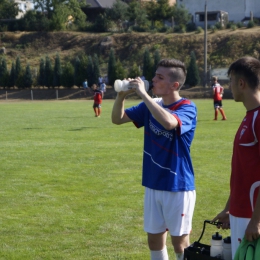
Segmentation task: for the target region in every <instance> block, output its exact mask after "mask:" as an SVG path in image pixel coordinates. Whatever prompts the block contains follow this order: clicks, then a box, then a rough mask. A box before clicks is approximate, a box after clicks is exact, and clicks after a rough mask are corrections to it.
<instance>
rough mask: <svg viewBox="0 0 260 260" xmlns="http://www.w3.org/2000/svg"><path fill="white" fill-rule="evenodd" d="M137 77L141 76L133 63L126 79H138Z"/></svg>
mask: <svg viewBox="0 0 260 260" xmlns="http://www.w3.org/2000/svg"><path fill="white" fill-rule="evenodd" d="M139 76H141V75H140V70H139V67H138V65H137V64H136V62H134V64H133V66H131V69H130V71H129V75H128V77H129V78H133V79H134V78H136V77H139Z"/></svg>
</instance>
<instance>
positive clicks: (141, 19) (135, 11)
mask: <svg viewBox="0 0 260 260" xmlns="http://www.w3.org/2000/svg"><path fill="white" fill-rule="evenodd" d="M127 17H128V19H129V22H131V23H134V24H135V25H138V26H145V25H147V24H148V19H147V13H146V10H145V9H144V8H142V5H141V3H140V2H139V1H137V0H134V1H132V2H130V3H129V5H128V8H127Z"/></svg>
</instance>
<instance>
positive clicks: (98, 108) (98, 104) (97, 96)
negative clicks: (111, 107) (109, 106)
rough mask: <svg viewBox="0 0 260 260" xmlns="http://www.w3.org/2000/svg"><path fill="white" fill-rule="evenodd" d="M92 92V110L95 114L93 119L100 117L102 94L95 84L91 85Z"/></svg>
mask: <svg viewBox="0 0 260 260" xmlns="http://www.w3.org/2000/svg"><path fill="white" fill-rule="evenodd" d="M92 90H93V91H94V104H93V109H94V112H95V117H100V114H101V103H102V99H103V95H104V93H103V92H102V91H101V90H100V89H99V87H98V86H97V85H96V84H93V85H92Z"/></svg>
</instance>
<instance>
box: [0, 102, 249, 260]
mask: <svg viewBox="0 0 260 260" xmlns="http://www.w3.org/2000/svg"><path fill="white" fill-rule="evenodd" d="M138 102H139V101H137V100H127V101H126V106H131V105H133V104H137V103H138ZM194 102H195V103H196V104H197V107H198V126H197V130H196V134H195V139H194V142H193V145H192V148H191V153H192V158H193V164H194V169H195V175H196V188H197V202H196V208H195V214H194V220H193V232H192V234H191V242H193V241H195V240H197V239H198V237H199V235H200V232H201V229H202V225H203V221H204V220H205V219H211V218H213V217H214V216H215V215H216V214H217V213H218V212H219V211H220V210H222V208H223V207H224V204H225V202H226V199H227V197H228V192H229V177H230V160H231V154H232V143H233V138H234V135H235V132H236V130H237V128H238V126H239V124H240V122H241V121H242V118H243V116H244V114H245V109H244V107H243V105H242V104H241V103H235V102H234V101H233V100H224V101H223V103H224V105H225V107H224V108H225V111H226V115H227V118H228V120H227V121H221V120H219V121H213V116H214V111H213V104H212V103H213V102H212V100H194ZM112 105H113V100H105V101H104V103H103V106H102V108H103V111H102V115H101V117H100V118H95V117H94V112H93V110H92V101H48V102H45V101H44V102H42V101H37V102H35V101H28V102H5V101H3V102H0V111H1V113H0V122H1V128H0V143H1V149H0V180H1V189H0V209H1V210H0V241H1V243H0V259H8V260H9V259H17V260H18V259H19V260H21V259H122V260H125V259H135V260H136V259H138V260H139V259H149V250H148V247H147V242H146V234H145V232H144V231H143V191H144V188H143V187H142V186H141V164H142V150H143V130H142V129H138V130H137V129H136V128H135V127H134V125H133V124H131V123H130V124H125V125H122V126H116V125H113V124H112V123H111V119H110V117H111V109H112ZM215 231H216V228H215V227H213V226H210V227H208V228H207V230H206V233H205V235H204V237H203V240H202V242H205V243H207V244H209V241H210V236H211V234H212V233H214V232H215ZM221 233H222V234H223V236H225V235H228V234H229V232H228V231H225V232H223V231H221ZM168 251H169V255H170V258H171V259H175V258H174V256H173V249H172V247H171V245H170V239H169V238H168Z"/></svg>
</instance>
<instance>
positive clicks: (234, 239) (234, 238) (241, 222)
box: [229, 214, 250, 259]
mask: <svg viewBox="0 0 260 260" xmlns="http://www.w3.org/2000/svg"><path fill="white" fill-rule="evenodd" d="M229 221H230V232H231V250H232V259H234V257H235V253H236V251H237V248H238V247H239V244H240V243H241V242H242V240H243V238H244V236H245V231H246V228H247V225H248V223H249V221H250V218H238V217H234V216H232V215H231V214H229Z"/></svg>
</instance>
